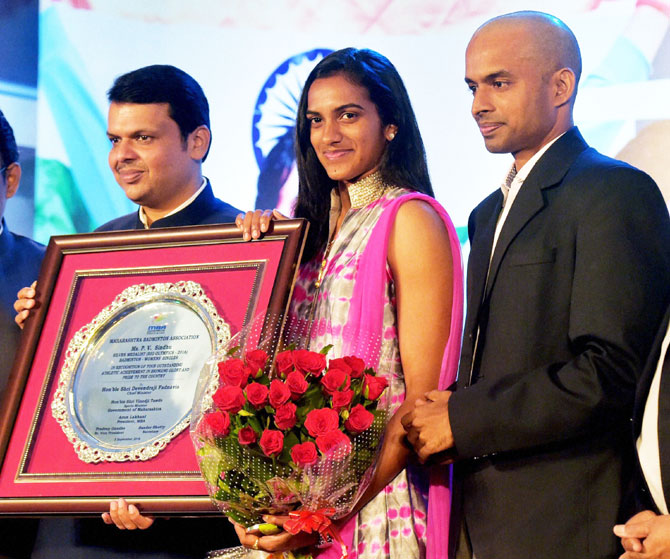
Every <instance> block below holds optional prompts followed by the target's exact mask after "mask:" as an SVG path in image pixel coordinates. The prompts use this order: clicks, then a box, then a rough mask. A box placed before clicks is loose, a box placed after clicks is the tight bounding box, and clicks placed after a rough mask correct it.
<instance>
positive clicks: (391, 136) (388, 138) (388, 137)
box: [386, 132, 395, 142]
mask: <svg viewBox="0 0 670 559" xmlns="http://www.w3.org/2000/svg"><path fill="white" fill-rule="evenodd" d="M393 138H395V132H389V135H388V136H387V138H386V139H387V140H388V141H389V142H390V141H391V140H393Z"/></svg>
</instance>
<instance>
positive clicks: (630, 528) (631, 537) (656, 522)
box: [614, 510, 670, 559]
mask: <svg viewBox="0 0 670 559" xmlns="http://www.w3.org/2000/svg"><path fill="white" fill-rule="evenodd" d="M614 533H615V534H616V535H617V536H619V537H620V538H621V545H622V546H623V548H624V549H625V550H626V552H625V553H624V554H623V555H621V557H620V558H619V559H670V515H667V514H666V515H657V514H655V513H653V512H652V511H650V510H645V511H643V512H640V513H638V514H636V515H635V516H633V517H632V518H631V519H630V520H629V521H628V522H626V524H624V525H621V524H620V525H617V526H615V527H614Z"/></svg>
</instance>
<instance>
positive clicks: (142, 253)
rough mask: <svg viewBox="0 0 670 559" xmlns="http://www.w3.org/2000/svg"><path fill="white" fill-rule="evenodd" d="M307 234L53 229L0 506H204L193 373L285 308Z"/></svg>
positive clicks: (8, 395)
mask: <svg viewBox="0 0 670 559" xmlns="http://www.w3.org/2000/svg"><path fill="white" fill-rule="evenodd" d="M306 229H307V225H306V222H304V221H303V220H287V221H278V222H277V221H275V222H273V223H272V225H271V229H270V230H269V231H268V232H267V233H266V234H265V235H264V236H263V237H262V238H261V239H259V240H256V241H252V242H245V241H243V240H242V237H241V234H240V233H239V231H238V229H237V228H236V227H235V226H234V225H232V224H230V225H212V226H198V227H184V228H170V229H157V230H153V231H152V230H149V231H118V232H109V233H89V234H83V235H67V236H60V237H53V238H52V239H51V242H50V243H49V247H48V249H47V253H46V256H45V259H44V263H43V265H42V269H41V271H40V276H39V279H38V283H37V286H38V287H37V297H36V301H37V303H38V305H37V308H36V310H35V311H34V312H33V313H31V317H30V318H29V319H28V320H27V322H26V327H25V332H24V333H23V337H22V339H21V344H20V347H19V349H18V351H17V356H16V360H15V362H14V368H13V369H12V374H11V376H10V380H9V383H8V385H7V389H6V392H5V395H4V401H3V404H2V408H1V409H0V464H1V470H0V514H9V515H51V514H77V515H79V514H83V515H85V514H92V513H95V514H99V513H100V512H103V511H105V510H108V508H109V502H110V500H112V499H114V498H117V497H126V498H128V499H129V500H131V501H132V502H133V503H136V504H138V505H139V506H140V507H141V508H142V510H143V511H144V512H146V513H149V514H159V515H160V514H165V515H175V514H207V513H209V514H211V513H212V512H213V511H215V508H214V506H213V505H212V504H211V502H210V499H209V497H208V496H207V490H206V488H205V485H204V483H203V482H202V480H201V477H200V472H199V469H198V466H197V463H196V459H195V454H194V451H193V446H192V443H191V440H190V436H189V432H188V422H189V418H190V412H191V406H192V401H193V395H194V392H195V388H196V384H197V380H198V377H199V374H200V371H201V369H202V367H203V365H204V363H205V361H206V360H207V358H208V357H209V356H210V355H211V354H212V353H213V352H214V351H216V350H217V349H218V348H220V347H221V346H222V345H223V344H225V343H226V341H227V340H228V339H229V338H230V336H231V335H233V334H235V333H236V332H238V331H239V330H240V329H241V328H242V327H243V326H244V325H246V324H247V323H249V322H250V321H251V320H252V319H254V318H257V317H258V316H259V315H261V316H262V315H267V316H268V317H270V316H272V317H276V316H280V315H283V314H285V311H286V310H287V306H288V303H289V300H290V296H291V289H292V286H293V282H294V279H295V274H296V272H297V266H298V262H299V260H300V256H301V254H302V247H303V244H304V239H305V235H306ZM273 327H274V325H273Z"/></svg>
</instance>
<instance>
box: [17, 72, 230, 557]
mask: <svg viewBox="0 0 670 559" xmlns="http://www.w3.org/2000/svg"><path fill="white" fill-rule="evenodd" d="M108 97H109V101H110V107H109V115H108V127H107V135H108V137H109V140H110V143H111V148H110V151H109V166H110V168H111V170H112V172H113V173H114V176H115V178H116V180H117V182H118V183H119V185H120V186H121V188H123V190H124V191H125V193H126V196H128V198H129V199H130V200H132V201H133V202H136V203H137V204H138V205H139V208H138V210H137V212H134V213H132V214H128V215H126V216H122V217H120V218H117V219H114V220H112V221H110V222H108V223H106V224H104V225H102V226H101V227H99V228H98V231H115V230H122V229H143V228H146V229H150V228H157V227H178V226H187V225H205V224H214V223H226V222H232V221H234V220H235V217H236V216H237V214H239V213H240V211H239V210H237V209H236V208H234V207H232V206H231V205H229V204H226V203H225V202H222V201H221V200H218V199H217V198H215V197H214V194H213V193H212V188H211V186H210V184H209V181H208V180H207V179H206V178H204V177H203V176H202V171H201V166H202V162H203V161H204V160H205V158H206V157H207V153H208V152H209V146H210V141H211V132H210V129H209V106H208V103H207V98H206V97H205V95H204V93H203V91H202V89H201V87H200V85H199V84H198V83H197V82H196V81H195V80H194V79H193V78H192V77H191V76H189V75H188V74H186V73H185V72H183V71H182V70H180V69H178V68H175V67H174V66H165V65H154V66H147V67H144V68H140V69H138V70H135V71H133V72H129V73H128V74H124V75H123V76H120V77H119V78H117V79H116V81H115V82H114V84H113V86H112V88H111V89H110V90H109V93H108ZM34 296H35V290H34V289H33V288H24V289H22V290H21V292H20V293H19V300H18V301H16V302H15V304H14V308H15V310H16V311H17V313H18V314H17V315H16V317H15V320H16V321H17V323H19V324H23V322H24V320H25V318H26V317H27V315H28V313H29V311H30V309H31V308H33V306H34ZM103 519H104V521H105V522H106V523H107V524H115V525H116V527H118V528H121V529H123V530H125V531H124V532H119V530H117V528H116V527H114V526H105V525H104V524H103V521H102V520H100V519H89V520H73V519H68V518H65V519H45V520H42V521H41V522H40V528H39V531H38V537H37V541H36V543H35V549H34V551H33V555H32V557H33V559H41V558H51V557H56V556H58V557H68V558H69V559H79V558H81V559H83V558H88V557H97V558H99V559H105V558H114V557H128V556H132V557H151V558H152V559H162V558H191V557H194V558H195V557H197V558H201V557H203V556H204V555H205V553H206V552H207V551H209V550H212V549H218V548H221V547H226V546H227V545H232V544H233V543H234V542H235V541H236V538H235V537H234V535H233V534H234V532H233V531H232V527H231V526H230V524H229V522H228V521H227V520H226V519H225V518H224V517H223V516H221V517H220V518H190V519H169V520H158V521H156V523H155V525H154V520H153V519H152V518H149V517H145V516H143V515H141V513H140V511H138V510H137V508H136V507H134V506H133V505H128V504H127V503H126V501H125V500H123V499H119V500H118V501H114V502H113V503H111V505H110V512H109V513H105V514H104V515H103ZM138 529H139V530H138ZM145 530H146V531H145Z"/></svg>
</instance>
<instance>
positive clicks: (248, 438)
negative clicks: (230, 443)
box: [237, 427, 258, 445]
mask: <svg viewBox="0 0 670 559" xmlns="http://www.w3.org/2000/svg"><path fill="white" fill-rule="evenodd" d="M237 440H238V442H239V443H240V444H243V445H249V444H254V443H255V442H256V441H257V440H258V435H257V434H256V431H254V430H253V429H252V428H251V427H242V429H240V430H239V431H238V432H237Z"/></svg>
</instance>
